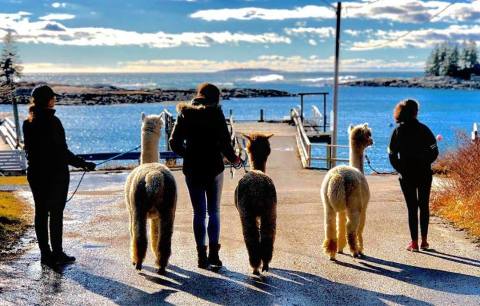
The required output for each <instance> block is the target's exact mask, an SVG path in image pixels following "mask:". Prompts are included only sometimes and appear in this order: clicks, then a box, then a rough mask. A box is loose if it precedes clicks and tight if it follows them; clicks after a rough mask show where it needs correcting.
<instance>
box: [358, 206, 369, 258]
mask: <svg viewBox="0 0 480 306" xmlns="http://www.w3.org/2000/svg"><path fill="white" fill-rule="evenodd" d="M366 216H367V214H366V209H363V211H362V212H361V214H360V223H359V224H358V231H357V238H358V253H359V254H360V256H363V255H364V254H363V229H364V228H365V219H366Z"/></svg>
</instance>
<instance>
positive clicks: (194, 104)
mask: <svg viewBox="0 0 480 306" xmlns="http://www.w3.org/2000/svg"><path fill="white" fill-rule="evenodd" d="M212 109H215V110H218V109H221V107H220V104H218V103H215V104H212V103H210V102H208V101H207V100H206V99H204V98H195V99H193V100H192V101H190V102H181V103H178V104H177V112H178V113H183V114H184V113H187V112H197V111H204V110H212Z"/></svg>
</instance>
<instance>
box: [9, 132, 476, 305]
mask: <svg viewBox="0 0 480 306" xmlns="http://www.w3.org/2000/svg"><path fill="white" fill-rule="evenodd" d="M278 135H279V136H275V137H273V138H272V147H273V152H272V157H271V159H270V161H269V163H268V168H267V173H268V174H270V175H271V176H272V177H273V179H274V181H275V184H276V186H277V190H278V201H279V206H278V231H277V241H276V244H275V253H274V258H273V261H272V263H271V267H272V269H271V272H270V273H268V274H266V276H265V277H262V278H257V277H253V276H252V275H251V270H250V267H249V266H248V259H247V253H246V249H245V245H244V243H243V238H242V234H241V228H240V222H239V217H238V213H237V211H236V209H235V207H234V204H233V190H234V188H235V186H236V183H237V181H238V178H239V177H240V176H241V175H242V171H239V172H237V173H236V177H235V178H234V179H232V180H231V179H230V178H229V173H228V171H226V172H225V176H226V177H225V186H224V193H223V198H222V235H221V240H222V244H223V247H222V250H221V258H222V259H223V261H224V263H225V267H224V268H222V269H221V270H220V271H218V272H213V271H206V270H201V269H198V268H197V267H196V254H195V245H194V240H193V233H192V226H191V221H192V210H191V207H190V203H189V200H188V194H187V189H186V186H185V183H184V180H183V175H182V174H181V172H175V177H176V179H177V183H178V189H179V201H178V208H177V213H176V220H175V231H174V236H173V254H172V257H171V260H170V266H169V268H168V273H167V275H166V276H159V275H157V274H156V273H155V268H154V260H153V256H152V254H151V253H150V251H149V253H148V255H147V261H146V264H145V269H144V270H143V271H142V272H141V273H138V272H136V271H135V270H134V268H133V267H132V266H131V264H130V260H129V255H128V251H129V246H128V245H129V237H128V216H127V212H126V209H125V206H124V203H123V183H124V181H125V177H126V174H125V173H117V174H89V175H87V176H86V177H85V182H84V184H83V185H82V187H81V190H80V192H79V194H78V195H77V196H76V197H75V199H74V200H73V201H72V202H71V203H69V204H68V207H67V210H66V216H65V240H66V242H65V245H66V250H67V251H68V252H69V253H71V254H74V255H75V256H77V263H75V264H73V265H69V266H67V267H65V268H64V269H62V270H58V271H52V270H50V269H48V268H44V267H41V265H40V264H39V254H38V250H37V248H36V247H35V246H27V248H28V250H27V251H26V253H25V254H24V255H22V256H21V257H20V258H18V259H17V260H15V261H13V262H3V263H1V262H0V305H10V304H11V305H23V304H28V305H33V304H38V305H60V304H69V305H111V304H119V305H153V304H157V305H158V304H161V303H165V304H181V305H184V304H190V305H191V304H195V305H202V304H228V305H230V304H238V305H266V304H281V305H283V304H294V305H306V304H315V305H322V304H323V305H334V304H339V305H346V304H368V305H377V304H378V305H383V304H402V305H403V304H419V305H432V304H435V305H439V304H444V305H479V304H480V249H479V248H478V247H476V246H474V245H473V244H472V243H470V242H469V241H468V240H466V239H465V238H464V235H463V234H462V233H461V232H457V231H454V230H452V228H450V227H449V226H445V225H443V223H441V222H439V221H438V220H436V219H433V220H432V225H431V244H432V246H433V247H434V248H435V251H432V252H421V253H409V252H407V251H405V250H404V247H405V245H406V243H407V241H408V236H409V235H408V228H407V222H406V217H407V213H406V209H405V205H404V204H403V201H402V196H401V193H400V191H399V188H398V183H397V179H396V178H395V177H393V176H387V177H380V176H370V177H368V181H369V184H370V188H371V190H372V194H373V195H372V199H371V202H370V206H369V210H368V220H367V226H366V229H365V251H366V254H367V255H368V257H367V258H366V259H362V260H355V259H353V258H352V257H351V256H349V255H340V256H338V262H336V263H333V262H330V261H329V260H328V258H327V257H326V256H324V255H323V254H322V251H321V243H322V240H323V235H324V231H323V208H322V204H321V202H320V196H319V190H320V184H321V182H322V179H323V176H324V172H320V171H311V170H303V169H301V168H300V162H299V161H298V158H297V156H296V154H297V153H296V150H294V149H293V148H294V139H293V138H292V137H291V136H290V135H289V133H286V134H281V133H279V134H278ZM77 180H78V175H73V180H72V186H74V185H75V183H76V181H77ZM22 195H23V196H26V197H27V198H28V199H29V200H30V201H31V198H30V195H29V193H28V192H23V193H22Z"/></svg>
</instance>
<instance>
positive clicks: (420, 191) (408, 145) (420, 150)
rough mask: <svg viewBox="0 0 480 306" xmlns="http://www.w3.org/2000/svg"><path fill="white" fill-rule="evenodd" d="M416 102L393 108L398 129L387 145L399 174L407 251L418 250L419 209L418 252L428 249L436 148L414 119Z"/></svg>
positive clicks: (402, 102)
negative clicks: (405, 205)
mask: <svg viewBox="0 0 480 306" xmlns="http://www.w3.org/2000/svg"><path fill="white" fill-rule="evenodd" d="M417 114H418V102H416V101H415V100H410V99H409V100H404V101H401V102H399V103H398V104H397V105H396V106H395V109H394V113H393V117H394V119H395V121H396V122H397V124H398V125H397V127H396V128H395V130H394V131H393V133H392V137H391V140H390V145H389V148H388V149H389V150H388V151H389V159H390V163H391V164H392V166H393V168H395V170H396V171H397V172H398V173H399V175H400V187H401V189H402V192H403V196H404V197H405V201H406V203H407V208H408V225H409V228H410V236H411V239H412V241H411V243H410V244H409V245H408V247H407V250H409V251H418V250H419V247H418V210H420V230H421V235H422V242H421V245H420V248H421V249H428V248H429V245H428V242H427V236H428V224H429V219H430V208H429V201H430V189H431V186H432V169H431V164H432V163H433V162H434V161H435V159H437V156H438V147H437V141H436V139H435V136H434V135H433V133H432V132H431V131H430V129H429V128H428V127H427V126H426V125H424V124H422V123H420V122H419V121H418V120H417Z"/></svg>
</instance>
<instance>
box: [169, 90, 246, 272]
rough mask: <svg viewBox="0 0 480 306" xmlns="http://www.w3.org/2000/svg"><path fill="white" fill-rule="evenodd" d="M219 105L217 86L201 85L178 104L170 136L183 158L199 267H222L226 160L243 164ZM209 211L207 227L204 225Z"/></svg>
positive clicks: (174, 149)
mask: <svg viewBox="0 0 480 306" xmlns="http://www.w3.org/2000/svg"><path fill="white" fill-rule="evenodd" d="M219 102H220V91H219V89H218V88H217V87H216V86H215V85H212V84H208V83H203V84H200V85H199V86H198V89H197V95H196V97H195V98H194V99H193V100H192V102H191V103H181V104H179V105H178V107H177V111H178V117H177V121H176V123H175V126H174V128H173V131H172V135H171V137H170V146H171V147H172V149H173V151H174V152H175V153H177V154H178V155H180V156H182V157H183V173H184V174H185V180H186V183H187V187H188V191H189V194H190V199H191V201H192V206H193V213H194V216H193V231H194V235H195V242H196V244H197V253H198V266H199V267H200V268H207V267H208V266H209V265H214V266H221V265H222V262H221V261H220V258H219V256H218V251H219V249H220V244H219V236H220V199H221V196H222V186H223V170H224V169H225V168H224V162H223V157H225V158H226V159H227V160H229V161H230V162H231V163H234V164H235V165H236V166H238V165H239V164H240V163H241V160H240V158H239V157H237V156H236V155H235V151H234V149H233V147H232V144H231V142H230V133H229V132H228V128H227V125H226V122H225V116H224V115H223V111H222V109H221V107H220V105H219ZM207 212H208V227H206V226H205V221H206V218H207ZM207 233H208V240H209V254H208V257H207V245H206V234H207Z"/></svg>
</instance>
